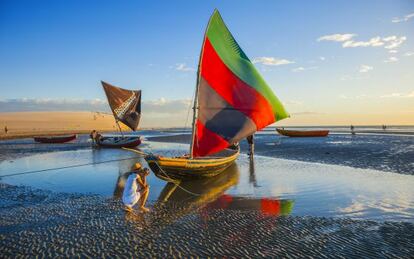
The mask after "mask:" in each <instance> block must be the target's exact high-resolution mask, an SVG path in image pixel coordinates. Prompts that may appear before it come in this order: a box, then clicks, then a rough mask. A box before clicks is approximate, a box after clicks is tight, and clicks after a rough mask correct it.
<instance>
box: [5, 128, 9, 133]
mask: <svg viewBox="0 0 414 259" xmlns="http://www.w3.org/2000/svg"><path fill="white" fill-rule="evenodd" d="M8 131H9V129H8V128H7V126H4V133H6V134H7V132H8Z"/></svg>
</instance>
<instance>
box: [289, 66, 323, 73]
mask: <svg viewBox="0 0 414 259" xmlns="http://www.w3.org/2000/svg"><path fill="white" fill-rule="evenodd" d="M317 68H318V67H297V68H294V69H292V72H302V71H305V70H313V69H317Z"/></svg>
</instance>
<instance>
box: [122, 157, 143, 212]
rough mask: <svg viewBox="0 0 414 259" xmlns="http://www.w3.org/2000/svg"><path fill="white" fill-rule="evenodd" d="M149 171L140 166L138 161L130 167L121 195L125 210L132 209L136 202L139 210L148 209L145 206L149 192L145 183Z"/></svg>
mask: <svg viewBox="0 0 414 259" xmlns="http://www.w3.org/2000/svg"><path fill="white" fill-rule="evenodd" d="M149 172H150V171H149V169H148V168H142V166H141V164H140V163H136V164H135V166H134V167H133V168H132V171H131V174H130V175H129V176H128V179H127V181H126V183H125V188H124V193H123V195H122V202H123V203H124V205H125V210H126V211H129V212H130V211H132V210H133V207H134V206H135V205H136V204H138V206H139V209H140V210H141V211H143V212H148V211H149V209H148V208H146V207H145V203H146V202H147V199H148V194H149V186H148V184H147V176H148V175H149Z"/></svg>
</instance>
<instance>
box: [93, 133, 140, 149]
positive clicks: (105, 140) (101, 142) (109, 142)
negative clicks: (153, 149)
mask: <svg viewBox="0 0 414 259" xmlns="http://www.w3.org/2000/svg"><path fill="white" fill-rule="evenodd" d="M96 144H97V145H98V146H100V147H108V148H123V147H125V148H133V147H136V146H139V145H140V144H141V137H135V136H102V137H100V138H98V139H96Z"/></svg>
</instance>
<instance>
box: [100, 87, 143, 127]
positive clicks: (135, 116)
mask: <svg viewBox="0 0 414 259" xmlns="http://www.w3.org/2000/svg"><path fill="white" fill-rule="evenodd" d="M102 86H103V88H104V90H105V94H106V97H107V98H108V102H109V106H110V107H111V110H112V113H113V114H114V116H115V119H116V120H117V121H121V122H122V123H124V124H125V125H127V126H128V127H129V128H130V129H132V130H136V129H137V127H138V124H139V119H140V118H141V91H131V90H126V89H122V88H119V87H116V86H113V85H110V84H108V83H106V82H103V81H102Z"/></svg>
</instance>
